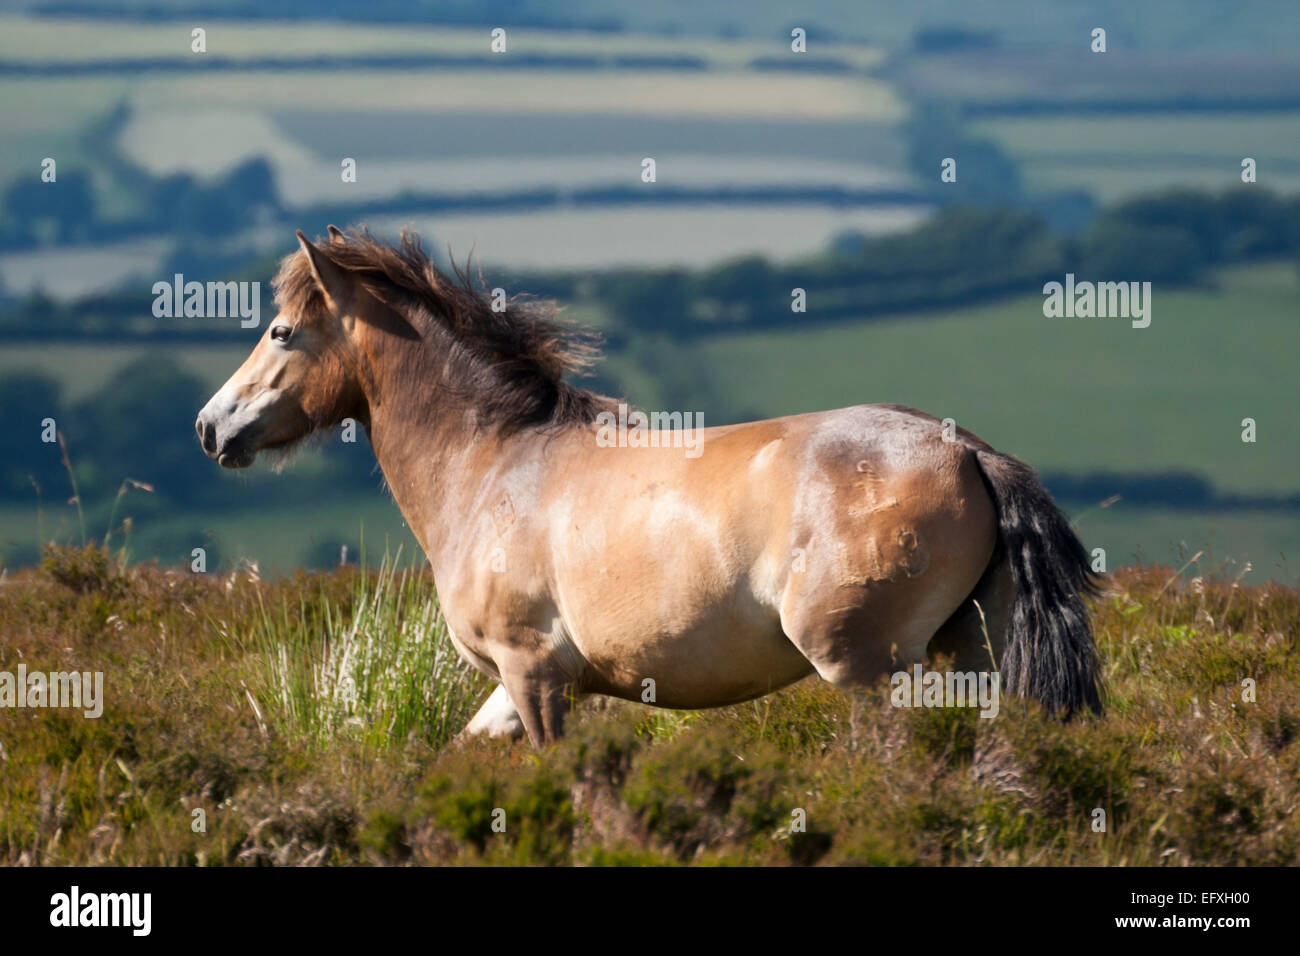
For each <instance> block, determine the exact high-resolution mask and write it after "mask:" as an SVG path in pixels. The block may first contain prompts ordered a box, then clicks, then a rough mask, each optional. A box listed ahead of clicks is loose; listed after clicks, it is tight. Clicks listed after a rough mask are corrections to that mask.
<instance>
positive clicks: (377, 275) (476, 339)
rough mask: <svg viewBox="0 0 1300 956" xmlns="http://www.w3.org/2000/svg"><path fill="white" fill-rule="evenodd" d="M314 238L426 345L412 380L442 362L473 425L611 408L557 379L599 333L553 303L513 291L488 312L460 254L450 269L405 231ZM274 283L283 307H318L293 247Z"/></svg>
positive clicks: (512, 424)
mask: <svg viewBox="0 0 1300 956" xmlns="http://www.w3.org/2000/svg"><path fill="white" fill-rule="evenodd" d="M316 245H317V247H318V248H319V249H321V250H322V251H324V252H325V253H326V254H327V255H328V256H329V258H330V260H331V261H332V262H334V263H335V264H336V265H337V266H339V268H341V269H344V270H347V271H348V272H350V273H351V274H352V276H353V278H354V279H356V280H357V281H358V282H359V283H360V284H361V285H362V287H363V288H365V289H366V291H367V292H369V293H370V294H371V295H373V296H374V297H375V298H377V299H378V300H379V301H380V302H382V303H384V304H385V305H387V306H388V307H389V308H391V309H393V310H394V311H396V312H397V313H398V314H399V315H400V316H401V317H402V318H403V319H405V320H406V321H407V322H408V323H409V324H410V325H411V327H412V328H413V329H415V330H416V332H417V333H418V334H419V336H420V337H421V338H422V339H423V340H425V341H426V342H429V343H430V344H431V345H433V346H434V348H433V349H432V353H433V354H432V355H431V361H430V362H429V363H427V364H426V365H425V366H424V367H423V368H418V369H414V368H407V369H405V370H404V371H405V372H406V373H408V374H409V376H411V377H413V378H414V379H415V380H414V381H410V385H411V387H412V388H419V387H421V386H422V385H428V384H430V382H431V381H432V377H433V376H434V375H435V374H437V372H436V370H437V369H438V368H445V369H446V374H444V381H443V382H442V384H443V385H444V387H447V388H450V389H452V390H453V391H454V392H455V393H457V394H456V395H454V396H451V397H458V398H460V399H461V400H463V401H464V402H466V403H467V404H469V405H470V406H472V407H473V408H474V410H475V412H476V413H477V420H478V422H479V424H480V425H481V426H488V427H492V428H496V429H499V430H502V431H512V430H516V429H519V428H524V427H528V426H538V425H540V426H561V425H568V424H589V423H591V422H593V421H595V418H596V415H597V414H599V413H600V412H601V411H605V410H607V409H609V408H611V407H613V402H612V400H611V399H608V398H605V397H604V396H600V395H597V394H595V393H594V392H591V391H589V390H587V389H584V388H579V387H577V386H575V385H573V384H571V383H569V382H567V381H565V379H564V375H565V373H566V372H580V371H582V370H584V369H586V368H588V367H589V366H590V365H591V363H592V362H593V361H594V360H595V358H596V357H597V356H598V355H599V342H600V339H599V336H597V335H596V334H595V333H594V332H592V331H591V330H589V329H586V328H583V327H581V326H574V325H570V324H567V323H564V322H561V321H559V320H557V319H556V311H557V310H556V307H555V305H554V303H551V302H544V301H538V300H534V299H530V298H525V297H522V296H514V297H512V298H510V299H509V300H507V302H506V303H505V309H504V310H503V311H499V312H498V311H494V310H493V308H492V299H491V297H490V295H489V293H488V292H487V291H486V290H485V289H484V288H482V286H481V285H480V286H476V285H475V284H474V282H473V280H472V278H471V274H470V268H471V267H470V262H469V260H468V259H467V260H466V262H465V264H464V266H457V265H456V264H455V263H454V262H453V263H452V273H453V274H452V275H451V276H448V275H446V274H445V273H443V272H442V271H440V270H439V269H438V268H437V267H436V266H435V265H434V264H433V261H432V260H431V259H430V258H429V256H428V255H427V254H426V253H425V251H424V249H423V247H422V246H421V245H420V239H419V236H417V235H415V234H414V233H412V232H409V231H407V230H403V231H402V234H401V238H400V240H399V242H398V244H397V245H393V244H391V243H388V242H385V241H383V240H381V239H378V238H376V237H375V236H373V235H371V233H370V231H369V230H368V229H365V228H362V229H359V230H355V229H350V230H348V231H347V232H346V233H335V234H334V236H333V238H332V239H331V240H318V241H317V242H316ZM272 285H273V287H274V289H275V301H276V304H277V306H278V307H279V308H280V309H281V310H282V311H286V312H291V313H298V314H316V313H318V312H319V311H320V310H322V309H323V308H324V307H325V300H324V296H323V295H322V294H321V292H320V289H319V288H318V286H317V284H316V280H315V278H314V277H313V275H312V272H311V265H310V263H309V262H308V260H307V255H306V253H305V252H303V251H302V250H301V249H299V250H297V251H296V252H294V253H293V254H292V255H289V256H287V257H286V258H285V260H284V262H283V263H282V264H281V266H280V271H279V273H278V274H277V275H276V277H275V279H274V280H273V283H272Z"/></svg>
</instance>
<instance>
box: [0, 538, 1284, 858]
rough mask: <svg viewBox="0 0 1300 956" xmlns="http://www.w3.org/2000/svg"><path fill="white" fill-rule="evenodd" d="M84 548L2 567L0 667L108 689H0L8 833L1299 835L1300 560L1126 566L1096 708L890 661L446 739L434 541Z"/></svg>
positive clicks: (767, 854) (1267, 849)
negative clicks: (307, 553)
mask: <svg viewBox="0 0 1300 956" xmlns="http://www.w3.org/2000/svg"><path fill="white" fill-rule="evenodd" d="M96 550H97V549H94V548H91V549H89V550H88V551H84V552H83V551H81V549H73V550H71V551H54V552H51V553H50V554H49V556H48V557H49V560H48V561H47V563H46V566H45V568H44V569H43V570H39V571H37V570H32V571H24V572H20V573H18V574H16V575H10V576H9V577H8V578H7V579H5V580H4V581H3V583H0V633H4V634H5V636H6V640H5V641H4V643H3V644H0V670H7V671H11V672H12V671H14V670H15V669H16V667H17V665H18V664H19V663H20V662H21V663H24V664H26V666H27V667H28V669H29V670H37V669H41V670H67V669H71V668H77V669H81V670H91V671H94V670H100V671H103V672H104V674H105V697H106V704H105V709H104V714H103V716H102V718H100V719H98V720H88V719H85V718H83V717H82V716H81V715H80V714H79V713H74V712H72V711H68V710H53V709H45V710H30V709H28V710H15V709H3V710H0V765H2V766H3V772H2V773H0V863H8V864H48V865H63V864H122V865H134V864H162V865H290V864H380V865H385V864H445V863H505V864H530V865H557V864H558V865H568V864H579V865H581V864H627V865H644V864H770V865H804V864H814V863H816V864H864V863H865V864H888V865H914V864H923V865H928V864H952V865H1038V864H1064V865H1142V864H1150V865H1166V866H1186V865H1207V864H1227V865H1239V864H1273V865H1281V864H1286V865H1295V864H1297V863H1300V814H1297V808H1298V807H1300V740H1298V738H1300V690H1298V689H1297V688H1300V646H1298V643H1297V642H1298V639H1300V634H1298V633H1297V632H1298V624H1300V590H1295V589H1287V588H1283V587H1280V586H1278V585H1267V586H1265V587H1258V588H1250V587H1245V586H1242V585H1235V586H1234V585H1233V584H1232V583H1230V582H1228V581H1225V582H1220V583H1216V582H1214V581H1211V580H1209V579H1208V578H1206V577H1204V576H1201V575H1200V574H1199V573H1198V571H1199V569H1198V567H1197V566H1196V565H1191V566H1189V567H1187V568H1186V569H1184V570H1182V571H1181V573H1176V571H1175V569H1172V568H1158V567H1151V568H1144V569H1133V570H1127V571H1123V572H1120V573H1118V574H1116V575H1113V576H1112V577H1111V578H1110V579H1109V582H1108V589H1107V592H1106V593H1105V595H1104V596H1103V597H1102V598H1100V599H1098V600H1097V601H1096V603H1095V607H1094V611H1095V622H1096V627H1097V631H1098V635H1099V642H1100V646H1101V650H1102V652H1103V657H1104V665H1105V673H1106V679H1107V682H1108V685H1109V699H1108V705H1109V706H1108V711H1107V713H1106V715H1105V716H1104V717H1102V718H1099V719H1087V720H1079V721H1075V722H1072V723H1069V724H1061V723H1059V722H1056V721H1054V720H1052V719H1049V718H1047V717H1045V716H1044V715H1043V714H1042V713H1041V712H1040V711H1039V710H1038V709H1037V708H1036V707H1034V706H1032V705H1025V704H1023V703H1020V702H1015V701H1006V700H1004V701H1003V703H1002V709H1001V712H1000V715H999V716H998V717H997V718H995V719H993V720H983V719H980V718H978V717H977V716H976V715H975V713H974V712H973V711H969V710H961V709H937V710H924V709H922V710H915V711H912V710H894V709H892V708H891V707H890V706H889V705H888V687H887V685H886V684H884V683H883V682H882V684H881V685H880V686H878V687H875V688H873V689H871V690H870V692H868V693H867V694H866V695H865V697H864V700H863V705H862V706H861V707H860V725H859V734H858V746H857V747H856V748H850V746H849V745H848V739H847V738H848V733H847V730H848V728H847V720H848V711H849V707H848V702H847V700H846V698H845V697H844V696H843V695H841V694H840V693H838V692H836V691H835V690H833V689H831V688H830V687H828V686H827V685H825V684H822V683H820V682H818V681H816V680H809V681H805V682H802V683H800V684H797V685H795V686H794V687H791V688H788V689H786V690H785V691H782V692H780V693H777V694H774V695H770V696H768V697H765V698H763V699H761V700H758V701H754V702H750V703H747V704H742V705H737V706H733V707H726V708H720V709H717V710H708V711H691V712H680V713H679V712H666V711H655V710H651V709H649V708H646V707H644V706H641V705H637V704H629V703H622V702H616V701H608V700H605V699H589V700H587V701H584V702H582V703H580V704H579V705H578V706H577V708H576V711H575V713H573V714H572V715H571V717H570V721H569V727H570V731H571V732H570V734H569V736H568V737H567V738H566V739H565V740H564V741H562V742H561V743H560V744H558V745H556V746H555V747H552V748H550V749H548V750H546V751H544V752H541V753H535V752H533V751H532V750H531V749H530V748H529V747H528V746H527V745H526V744H523V743H518V744H512V743H509V742H505V741H481V740H474V741H468V742H453V743H447V738H448V737H449V735H450V734H452V733H453V732H454V731H455V730H456V729H457V725H458V724H459V723H461V722H462V721H463V720H464V719H465V716H466V715H467V714H468V713H469V711H470V709H472V707H473V706H474V705H475V704H477V702H478V700H479V699H481V695H482V693H483V691H484V690H485V688H484V687H483V686H482V684H481V683H480V682H479V681H478V679H477V678H475V677H472V676H470V675H468V674H467V673H466V672H464V671H463V669H460V668H459V666H458V665H453V664H451V663H449V662H450V658H449V656H447V654H446V638H445V635H444V632H443V631H442V630H441V626H440V624H439V623H438V618H437V612H436V605H435V604H434V599H433V594H432V590H431V586H430V582H429V580H428V577H427V575H426V574H424V573H417V572H411V573H408V574H397V573H394V572H392V571H391V570H386V569H383V568H381V569H378V570H372V571H370V572H366V573H363V572H361V571H359V570H356V569H343V570H337V571H335V572H332V573H329V574H304V573H299V574H296V575H294V576H292V577H285V578H278V579H259V578H258V577H257V576H256V575H255V574H250V573H249V572H247V571H236V572H231V573H223V574H220V575H216V574H208V575H203V574H198V575H196V574H190V573H188V572H185V571H178V570H171V569H165V568H160V567H157V566H148V565H145V566H134V567H128V568H120V567H119V566H117V565H116V564H115V563H114V562H111V561H101V560H98V559H96V558H94V556H93V552H94V551H96ZM440 655H442V656H440ZM367 661H368V662H369V668H368V669H367V664H366V662H367ZM347 676H351V677H352V678H353V680H354V681H355V687H354V688H353V690H354V692H347V693H340V692H339V690H340V688H342V687H344V686H346V680H345V678H346V677H347ZM1246 682H1253V684H1252V683H1246ZM1252 687H1253V690H1252V692H1250V693H1247V692H1246V689H1247V688H1252ZM349 721H353V723H351V724H350V723H349ZM356 721H359V724H358V723H356ZM1098 808H1100V809H1103V810H1105V811H1106V820H1107V827H1106V830H1105V832H1096V831H1094V830H1093V828H1092V821H1093V811H1094V810H1095V809H1098ZM198 810H202V811H203V814H202V815H199V814H196V813H195V811H198ZM200 817H201V819H202V824H203V825H202V828H201V829H200V828H199V826H198V822H197V821H199V820H200ZM494 824H495V826H494ZM796 824H797V825H796ZM502 827H504V829H503V828H502Z"/></svg>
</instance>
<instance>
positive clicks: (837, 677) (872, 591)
mask: <svg viewBox="0 0 1300 956" xmlns="http://www.w3.org/2000/svg"><path fill="white" fill-rule="evenodd" d="M910 590H911V589H903V588H902V586H901V585H891V584H883V585H880V586H879V587H874V588H841V589H837V590H836V591H834V592H832V594H831V595H830V597H831V599H832V600H833V601H834V602H836V603H835V604H834V605H833V606H826V605H824V604H813V605H810V606H805V607H803V608H801V609H800V610H799V611H797V612H795V613H793V614H791V615H789V616H788V617H786V616H785V615H783V622H784V627H785V628H786V634H787V636H788V637H789V638H790V640H791V641H792V642H793V643H794V645H795V646H796V647H798V648H799V650H800V651H801V652H802V653H803V655H804V656H805V657H806V658H808V661H809V663H811V664H812V666H813V667H814V668H815V669H816V671H817V674H818V675H819V676H820V677H821V678H822V679H823V680H825V681H828V682H829V683H831V684H834V685H835V686H836V687H837V688H839V689H840V690H842V691H845V692H847V693H848V694H849V696H850V703H851V707H852V710H851V714H850V721H849V726H850V734H851V738H850V744H851V746H856V743H857V734H858V711H859V707H860V703H861V701H860V692H861V690H862V689H863V688H865V687H868V686H870V685H871V684H873V683H875V682H876V681H877V680H879V679H880V678H882V677H885V676H887V675H890V674H893V673H895V672H897V671H904V670H908V669H910V668H911V666H912V664H914V663H917V662H919V661H922V660H923V659H924V658H925V651H926V646H927V645H928V644H929V641H930V637H931V636H932V635H933V634H934V632H935V631H936V630H937V629H938V628H939V626H940V625H941V624H942V623H943V622H944V621H945V620H946V619H947V618H948V616H949V615H950V614H951V613H952V608H953V607H954V606H955V605H956V603H957V602H958V601H960V598H953V599H951V601H950V602H949V601H944V600H942V598H941V599H939V600H934V599H933V598H932V599H930V600H920V599H909V598H912V597H913V595H911V594H909V593H907V592H908V591H910ZM900 591H901V593H900Z"/></svg>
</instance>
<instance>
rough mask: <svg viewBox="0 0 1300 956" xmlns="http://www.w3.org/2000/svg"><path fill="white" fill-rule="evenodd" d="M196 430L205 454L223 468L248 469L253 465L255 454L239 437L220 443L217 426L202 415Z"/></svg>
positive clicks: (195, 427)
mask: <svg viewBox="0 0 1300 956" xmlns="http://www.w3.org/2000/svg"><path fill="white" fill-rule="evenodd" d="M194 430H195V432H197V433H198V436H199V444H200V445H202V446H203V453H204V454H205V455H207V456H208V457H209V458H211V459H213V460H214V461H216V463H217V464H218V465H220V466H221V467H222V468H247V467H248V466H249V465H251V464H252V463H253V457H254V452H253V450H252V449H251V448H249V447H248V445H247V444H246V443H245V442H243V441H241V440H240V439H239V437H238V436H232V437H231V438H227V439H226V440H225V441H218V439H217V426H216V425H215V424H213V423H212V422H211V421H207V420H205V419H204V417H203V414H202V413H200V414H199V417H198V420H196V421H195V422H194Z"/></svg>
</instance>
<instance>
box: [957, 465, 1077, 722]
mask: <svg viewBox="0 0 1300 956" xmlns="http://www.w3.org/2000/svg"><path fill="white" fill-rule="evenodd" d="M971 450H972V451H973V452H974V453H975V457H976V460H977V461H978V462H979V466H980V470H981V471H982V472H983V473H984V480H985V482H987V484H988V486H989V489H990V491H991V492H992V494H993V500H994V502H995V503H996V505H997V512H998V536H999V537H1000V538H1001V540H1002V547H1003V548H1005V549H1006V555H1007V561H1008V563H1009V564H1010V566H1011V577H1012V580H1013V581H1014V582H1015V587H1016V597H1015V603H1014V604H1013V605H1012V610H1011V626H1010V631H1009V633H1008V634H1007V648H1006V652H1005V653H1004V655H1003V661H1002V669H1001V672H1002V681H1003V685H1004V686H1005V688H1006V690H1007V691H1008V692H1010V693H1012V694H1014V695H1016V696H1018V697H1032V698H1034V699H1035V700H1038V701H1041V702H1042V703H1043V705H1044V706H1046V707H1047V708H1048V709H1049V710H1051V711H1053V712H1062V713H1063V714H1064V715H1065V716H1066V717H1069V716H1071V715H1073V714H1075V713H1076V712H1078V711H1081V710H1082V709H1083V708H1084V707H1085V706H1086V707H1088V708H1089V709H1090V710H1092V711H1093V712H1095V713H1101V694H1100V690H1099V686H1098V685H1099V680H1100V674H1099V665H1098V659H1097V645H1096V642H1095V641H1094V640H1093V636H1092V622H1091V620H1089V617H1088V611H1087V608H1085V607H1084V605H1083V598H1084V596H1086V595H1095V594H1097V593H1098V591H1099V589H1100V580H1099V579H1098V577H1097V575H1096V574H1095V573H1094V572H1093V571H1092V569H1091V567H1090V566H1089V564H1088V555H1087V552H1086V551H1084V549H1083V545H1082V544H1080V543H1079V539H1078V537H1077V536H1076V535H1075V533H1074V531H1073V530H1071V528H1070V525H1069V523H1068V522H1067V521H1066V520H1065V515H1063V514H1061V510H1060V509H1059V508H1057V507H1056V502H1054V501H1052V496H1051V495H1049V494H1048V493H1047V489H1046V488H1044V487H1043V485H1042V483H1041V482H1040V481H1039V480H1038V476H1037V475H1036V474H1035V473H1034V470H1033V469H1032V468H1030V467H1029V466H1028V465H1026V464H1025V463H1024V462H1022V461H1019V460H1017V459H1015V458H1012V457H1011V456H1010V455H1003V454H999V453H998V452H996V451H993V450H992V449H990V448H988V446H984V447H983V448H972V449H971Z"/></svg>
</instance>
